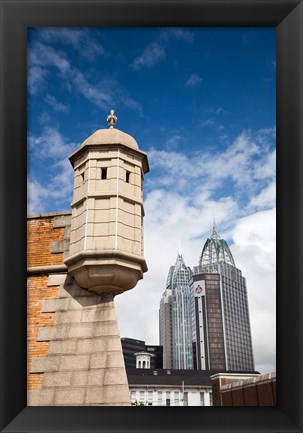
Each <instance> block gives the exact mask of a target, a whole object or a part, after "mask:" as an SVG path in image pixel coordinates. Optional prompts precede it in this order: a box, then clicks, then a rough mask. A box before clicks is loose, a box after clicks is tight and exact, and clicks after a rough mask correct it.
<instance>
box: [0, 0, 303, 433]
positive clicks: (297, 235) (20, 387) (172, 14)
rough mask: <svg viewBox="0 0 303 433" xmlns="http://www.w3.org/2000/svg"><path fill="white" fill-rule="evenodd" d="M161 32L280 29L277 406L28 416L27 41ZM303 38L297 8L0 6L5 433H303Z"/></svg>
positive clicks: (76, 1) (242, 4)
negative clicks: (113, 31)
mask: <svg viewBox="0 0 303 433" xmlns="http://www.w3.org/2000/svg"><path fill="white" fill-rule="evenodd" d="M164 25H165V26H256V27H257V26H275V27H276V35H277V165H278V176H277V191H278V199H277V205H278V206H277V209H278V212H277V269H278V271H277V277H278V278H277V281H278V283H277V300H278V301H277V336H278V337H277V339H278V341H277V359H278V364H277V377H278V381H277V382H278V383H277V395H278V402H277V406H276V407H274V408H269V407H268V408H266V407H263V408H228V407H226V408H220V410H218V411H217V412H216V409H215V408H211V407H209V408H203V417H202V415H201V409H198V408H194V407H187V408H186V409H184V408H183V409H182V410H180V409H177V408H169V409H167V408H161V407H158V408H156V407H154V408H153V409H152V410H151V409H149V408H139V409H135V408H114V407H107V408H98V407H81V408H80V407H77V408H75V407H60V408H52V407H26V285H25V281H26V173H27V166H26V160H27V146H26V135H27V128H26V104H27V101H26V88H27V83H26V65H27V61H26V52H27V50H26V49H27V41H26V29H27V27H34V26H164ZM302 34H303V4H302V1H299V0H295V1H294V0H292V1H267V0H264V1H262V2H260V1H257V0H250V1H246V0H241V1H234V0H233V1H228V0H225V1H224V0H218V1H203V0H200V1H187V2H185V1H164V2H158V1H155V2H153V1H124V2H122V1H114V2H107V1H102V0H99V1H98V0H97V1H90V0H88V1H82V0H70V1H68V0H67V1H61V2H52V1H50V0H45V1H44V0H42V1H40V2H34V1H27V0H26V1H14V2H12V1H10V0H2V1H1V78H2V80H1V147H0V149H1V157H0V164H1V171H0V173H1V182H0V185H1V206H0V212H1V238H0V239H1V272H0V275H1V302H0V304H1V351H0V354H1V355H0V356H1V416H0V419H1V431H3V432H17V431H18V432H22V431H28V432H31V431H41V432H43V431H48V432H53V431H54V432H57V431H58V432H60V431H64V432H67V431H76V432H88V431H102V432H141V431H146V432H170V431H174V432H203V431H204V432H206V431H209V432H210V431H213V432H228V431H233V432H234V431H241V432H262V433H264V432H267V431H268V432H269V431H277V432H300V431H302V412H303V411H302V408H303V404H302V389H303V384H302V373H301V371H302V368H303V366H302V308H303V307H302V295H301V287H302V241H303V239H302V217H303V215H302V203H303V200H302V190H303V185H302V163H303V161H302V144H303V143H302V118H303V86H302V79H303V78H302V77H303V69H302V68H303V67H302V64H303V62H302V60H303V59H302V56H303V41H302ZM167 410H168V412H167Z"/></svg>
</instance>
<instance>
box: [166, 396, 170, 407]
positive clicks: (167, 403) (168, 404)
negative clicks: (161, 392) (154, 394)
mask: <svg viewBox="0 0 303 433" xmlns="http://www.w3.org/2000/svg"><path fill="white" fill-rule="evenodd" d="M166 406H170V398H167V399H166Z"/></svg>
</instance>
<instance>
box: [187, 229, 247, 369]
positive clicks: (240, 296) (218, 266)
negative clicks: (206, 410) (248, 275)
mask: <svg viewBox="0 0 303 433" xmlns="http://www.w3.org/2000/svg"><path fill="white" fill-rule="evenodd" d="M190 287H191V311H192V330H193V352H194V367H195V368H197V369H202V370H205V369H206V370H215V369H222V370H229V371H254V359H253V349H252V339H251V330H250V321H249V310H248V300H247V290H246V283H245V278H244V277H243V276H242V273H241V271H240V270H239V269H237V268H236V265H235V262H234V259H233V256H232V253H231V251H230V249H229V247H228V245H227V243H226V241H225V240H224V239H221V238H220V236H219V235H218V232H217V228H216V225H215V223H214V225H213V230H212V234H211V236H210V238H208V239H207V241H206V242H205V245H204V247H203V249H202V252H201V256H200V260H199V265H198V266H197V267H194V269H193V275H192V278H191V280H190Z"/></svg>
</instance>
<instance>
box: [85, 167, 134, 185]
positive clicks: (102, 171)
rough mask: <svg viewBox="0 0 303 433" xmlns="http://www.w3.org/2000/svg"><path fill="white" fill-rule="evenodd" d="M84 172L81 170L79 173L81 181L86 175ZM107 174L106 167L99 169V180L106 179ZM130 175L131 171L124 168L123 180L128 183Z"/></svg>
mask: <svg viewBox="0 0 303 433" xmlns="http://www.w3.org/2000/svg"><path fill="white" fill-rule="evenodd" d="M85 173H86V171H85V172H83V173H81V181H82V183H83V182H84V181H85V180H86V179H85V176H86V174H85ZM107 175H108V170H107V167H102V168H101V171H100V179H101V180H106V179H107ZM130 175H131V172H130V171H127V170H125V179H124V180H125V182H126V183H130Z"/></svg>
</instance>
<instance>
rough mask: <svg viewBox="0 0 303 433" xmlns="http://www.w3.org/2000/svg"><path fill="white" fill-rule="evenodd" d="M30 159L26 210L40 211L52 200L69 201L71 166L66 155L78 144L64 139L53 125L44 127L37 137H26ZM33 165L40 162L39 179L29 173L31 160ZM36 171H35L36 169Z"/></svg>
mask: <svg viewBox="0 0 303 433" xmlns="http://www.w3.org/2000/svg"><path fill="white" fill-rule="evenodd" d="M28 145H29V150H30V158H29V164H28V177H29V179H28V213H41V212H43V211H44V210H45V209H46V208H47V209H48V207H49V204H50V203H51V202H52V200H56V202H57V205H58V206H60V203H62V205H63V203H65V202H66V200H67V199H69V201H70V200H71V195H72V191H73V169H72V166H71V164H70V162H69V160H68V156H69V155H70V154H71V153H72V152H73V151H74V150H75V149H76V148H77V147H78V145H77V144H75V143H70V142H68V141H67V140H66V139H65V138H64V137H63V136H62V134H61V133H60V132H59V131H58V130H57V129H56V128H54V127H50V126H45V127H44V128H43V133H42V134H41V135H40V136H38V137H37V136H31V137H29V138H28ZM33 159H35V164H36V168H37V167H38V166H39V164H41V166H43V174H42V176H41V178H34V177H33V176H32V170H31V161H32V160H33ZM37 172H39V170H38V169H37Z"/></svg>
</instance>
